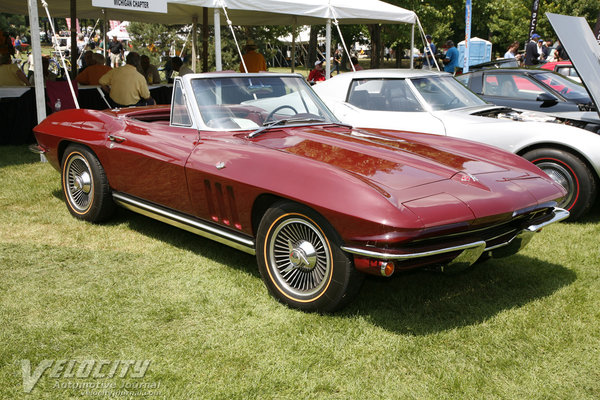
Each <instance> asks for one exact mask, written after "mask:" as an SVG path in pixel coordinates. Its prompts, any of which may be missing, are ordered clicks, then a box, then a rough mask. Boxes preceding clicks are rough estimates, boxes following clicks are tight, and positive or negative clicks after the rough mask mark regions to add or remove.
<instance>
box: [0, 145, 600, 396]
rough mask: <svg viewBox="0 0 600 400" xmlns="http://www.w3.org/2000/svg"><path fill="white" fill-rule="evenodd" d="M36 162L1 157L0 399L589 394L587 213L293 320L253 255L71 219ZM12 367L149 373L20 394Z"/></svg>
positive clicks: (153, 231)
mask: <svg viewBox="0 0 600 400" xmlns="http://www.w3.org/2000/svg"><path fill="white" fill-rule="evenodd" d="M36 160H38V156H36V155H33V154H29V153H28V152H27V149H26V148H25V147H0V188H1V189H0V326H1V328H0V399H19V398H22V399H30V398H31V399H46V398H49V399H66V398H105V397H108V396H107V393H104V394H103V395H98V393H95V392H93V391H88V392H86V391H85V390H84V389H80V388H78V386H77V385H80V386H79V387H81V385H82V384H83V383H88V384H90V383H95V384H103V385H116V388H117V389H110V390H119V388H121V386H123V385H124V386H125V387H126V388H129V389H130V391H131V392H134V393H137V392H139V390H138V389H135V385H138V387H140V383H143V384H144V385H146V387H150V388H151V387H153V386H152V385H154V386H158V387H156V388H155V389H154V390H153V391H150V393H146V394H147V395H148V394H154V395H157V396H156V398H168V399H196V398H211V399H212V398H220V399H234V398H235V399H237V398H240V399H271V398H273V399H294V400H295V399H396V398H397V399H598V398H599V397H600V369H599V365H600V279H599V275H600V254H599V250H598V239H599V237H600V222H599V221H600V212H596V213H594V214H593V215H591V216H590V217H589V218H588V220H587V221H584V222H582V223H577V224H570V223H562V224H558V225H553V226H551V227H549V228H547V229H545V230H544V231H543V232H542V233H541V234H539V235H538V236H537V237H535V238H534V239H533V241H532V243H531V244H530V245H529V247H528V248H526V249H525V250H524V251H523V252H522V253H520V254H519V255H516V256H513V257H510V258H507V259H502V260H491V261H488V262H486V263H483V264H479V265H477V266H476V268H475V269H473V270H471V271H469V272H467V273H465V274H462V275H459V276H452V277H447V276H442V275H438V274H434V273H428V272H413V273H408V274H398V275H397V276H394V277H393V278H392V279H390V280H383V279H375V278H373V279H368V280H367V281H366V282H365V285H364V287H363V289H362V291H361V293H360V295H359V297H358V299H357V300H356V301H355V302H354V303H352V304H351V305H350V306H349V307H348V308H346V309H344V310H343V311H342V312H340V313H337V314H334V315H317V314H305V313H302V312H298V311H294V310H290V309H288V308H286V307H285V306H282V305H280V304H279V303H277V302H276V301H275V300H273V299H272V298H271V297H269V295H268V293H267V290H266V288H265V287H264V286H263V284H262V281H261V280H260V277H259V274H258V271H257V265H256V261H255V259H254V258H253V257H251V256H249V255H246V254H243V253H241V252H238V251H235V250H232V249H230V248H228V247H225V246H222V245H219V244H216V243H213V242H211V241H208V240H205V239H203V238H200V237H197V236H194V235H193V234H190V233H187V232H184V231H182V230H178V229H176V228H173V227H170V226H168V225H165V224H162V223H160V222H157V221H154V220H151V219H148V218H146V217H143V216H139V215H136V214H133V213H130V212H128V211H125V210H119V212H118V214H117V215H116V217H115V218H114V219H113V220H112V222H110V223H108V224H104V225H93V224H89V223H84V222H80V221H78V220H75V219H74V218H72V217H71V216H70V214H69V213H68V211H67V209H66V207H65V205H64V203H63V199H62V192H61V189H60V183H59V179H60V177H59V174H58V173H57V172H56V171H54V170H53V169H52V168H51V167H50V166H49V165H48V164H43V163H39V162H36ZM22 360H29V361H30V365H31V374H33V371H34V370H35V369H36V368H37V367H38V366H39V365H41V363H42V361H43V360H75V361H74V362H76V363H79V364H78V365H84V362H85V360H95V362H96V363H98V362H100V361H101V360H107V362H110V363H114V362H115V361H116V362H119V360H150V365H149V366H148V369H147V371H146V373H145V376H144V377H143V378H135V377H132V375H131V371H130V372H129V373H127V374H126V375H125V376H124V377H123V378H121V377H119V373H118V372H117V374H116V375H115V376H114V377H113V378H109V377H105V378H92V377H91V376H90V377H88V378H85V377H79V378H78V377H77V376H75V377H69V376H67V374H66V373H65V372H64V371H61V370H60V368H58V370H57V371H54V373H53V372H52V370H51V369H49V370H47V371H45V373H43V374H42V375H41V377H40V379H39V381H38V383H37V385H36V386H35V387H34V388H33V389H32V391H31V393H29V394H28V393H25V392H24V386H23V373H22ZM55 365H56V364H55ZM110 365H112V364H110ZM117 365H121V364H117ZM106 370H108V366H107V367H106V368H105V369H104V370H100V371H104V372H106ZM118 371H121V370H118ZM125 372H127V370H125ZM83 375H85V374H83ZM96 390H100V389H96ZM110 390H109V392H108V394H110V393H111V392H110ZM86 393H87V394H86ZM112 394H113V395H115V397H119V394H118V393H115V392H112ZM132 396H137V397H138V398H140V396H139V393H138V394H135V395H132ZM146 397H149V396H146ZM122 398H127V397H122Z"/></svg>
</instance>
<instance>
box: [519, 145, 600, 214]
mask: <svg viewBox="0 0 600 400" xmlns="http://www.w3.org/2000/svg"><path fill="white" fill-rule="evenodd" d="M523 157H524V158H525V159H526V160H529V161H531V162H532V163H534V164H535V165H537V166H538V167H539V168H540V169H541V170H542V171H544V172H545V173H546V174H548V176H550V178H552V179H553V180H554V181H555V182H557V183H558V184H560V185H561V186H562V187H564V188H565V190H566V191H567V195H566V196H565V198H564V200H563V201H562V202H561V203H560V204H559V205H558V206H559V207H561V208H564V209H566V210H568V211H569V212H570V213H571V216H570V217H569V219H570V220H571V221H574V220H577V219H579V218H581V217H582V216H583V215H584V214H586V213H587V212H588V211H589V209H590V208H591V207H592V206H593V204H594V201H595V200H596V191H597V185H596V179H595V178H594V175H593V173H592V171H591V170H590V169H589V168H588V166H587V165H586V164H585V163H584V162H583V161H582V160H581V159H580V158H579V157H577V156H575V155H573V154H571V153H569V152H566V151H563V150H558V149H537V150H533V151H530V152H528V153H526V154H524V155H523Z"/></svg>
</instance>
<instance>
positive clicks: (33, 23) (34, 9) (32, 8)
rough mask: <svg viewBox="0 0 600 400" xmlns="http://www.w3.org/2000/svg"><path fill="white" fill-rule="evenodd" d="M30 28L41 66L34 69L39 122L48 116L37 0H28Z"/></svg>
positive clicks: (34, 53) (32, 42)
mask: <svg viewBox="0 0 600 400" xmlns="http://www.w3.org/2000/svg"><path fill="white" fill-rule="evenodd" d="M27 6H28V7H29V29H30V32H31V50H32V51H33V65H39V66H40V67H38V68H35V69H34V70H33V76H34V80H35V106H36V109H37V123H38V124H39V123H40V122H42V121H43V120H44V118H46V100H45V97H44V75H43V70H42V68H41V65H42V45H41V44H40V25H39V24H40V23H39V15H38V3H37V0H28V1H27Z"/></svg>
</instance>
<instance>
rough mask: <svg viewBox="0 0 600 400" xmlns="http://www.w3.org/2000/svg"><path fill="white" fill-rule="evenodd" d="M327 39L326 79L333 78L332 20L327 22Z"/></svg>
mask: <svg viewBox="0 0 600 400" xmlns="http://www.w3.org/2000/svg"><path fill="white" fill-rule="evenodd" d="M326 28H327V39H326V41H325V61H326V62H327V63H326V64H325V79H329V77H330V76H331V19H328V20H327V26H326Z"/></svg>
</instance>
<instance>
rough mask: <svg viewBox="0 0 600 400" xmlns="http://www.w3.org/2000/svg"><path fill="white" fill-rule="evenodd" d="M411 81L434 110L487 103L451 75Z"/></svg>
mask: <svg viewBox="0 0 600 400" xmlns="http://www.w3.org/2000/svg"><path fill="white" fill-rule="evenodd" d="M411 82H412V83H413V85H414V87H415V88H416V89H417V91H418V92H419V94H420V95H421V96H422V97H423V98H424V99H425V101H426V102H427V104H429V106H430V107H431V109H432V110H434V111H439V110H454V109H456V108H463V107H474V106H481V105H486V104H487V103H486V102H485V101H483V100H482V99H480V98H479V97H477V95H475V94H474V93H473V92H471V91H470V90H469V89H467V88H465V87H464V86H463V85H461V84H460V83H458V82H457V81H456V80H454V78H452V77H451V76H447V77H446V76H436V77H427V78H414V79H411Z"/></svg>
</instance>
